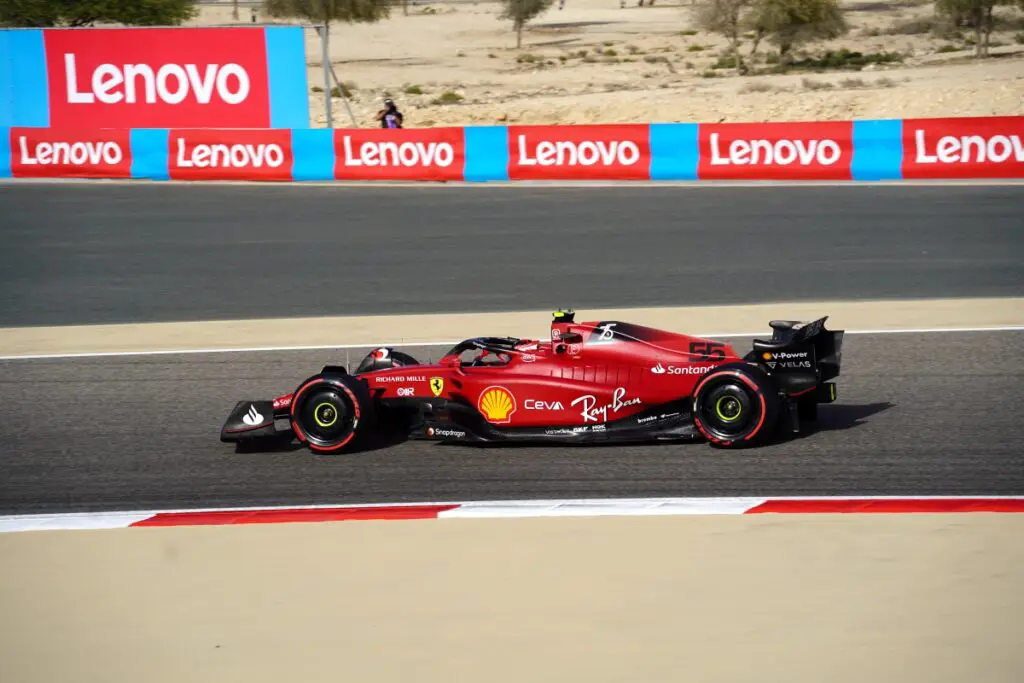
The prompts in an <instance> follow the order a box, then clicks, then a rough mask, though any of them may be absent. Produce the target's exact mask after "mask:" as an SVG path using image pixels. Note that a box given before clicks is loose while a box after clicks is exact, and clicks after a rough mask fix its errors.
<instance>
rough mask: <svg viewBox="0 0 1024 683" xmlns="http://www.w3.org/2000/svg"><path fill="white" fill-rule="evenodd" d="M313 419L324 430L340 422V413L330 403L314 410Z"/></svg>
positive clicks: (322, 404)
mask: <svg viewBox="0 0 1024 683" xmlns="http://www.w3.org/2000/svg"><path fill="white" fill-rule="evenodd" d="M313 419H314V420H316V423H317V424H318V425H320V426H321V427H323V428H325V429H326V428H328V427H332V426H334V423H335V422H337V421H338V411H337V409H336V408H335V407H334V406H332V405H331V404H330V403H321V404H320V405H318V406H317V407H316V409H314V410H313Z"/></svg>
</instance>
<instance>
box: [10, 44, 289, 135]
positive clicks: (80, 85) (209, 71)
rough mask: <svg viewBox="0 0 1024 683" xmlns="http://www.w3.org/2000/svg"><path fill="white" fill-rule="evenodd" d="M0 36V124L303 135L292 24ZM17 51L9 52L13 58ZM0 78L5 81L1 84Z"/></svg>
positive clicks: (12, 53) (12, 54)
mask: <svg viewBox="0 0 1024 683" xmlns="http://www.w3.org/2000/svg"><path fill="white" fill-rule="evenodd" d="M4 33H5V35H4V36H3V37H0V72H3V71H4V70H5V67H4V65H5V64H7V65H10V64H11V63H13V60H14V59H15V58H16V59H17V66H18V69H19V70H24V71H25V72H26V73H29V74H32V77H31V78H28V77H21V76H18V77H14V76H13V75H10V74H11V73H12V72H11V70H10V69H7V71H8V73H9V75H8V77H4V76H2V75H0V86H5V87H6V90H7V93H6V97H2V98H0V125H11V126H40V127H52V128H65V127H73V128H305V127H308V126H309V94H308V91H307V86H308V83H307V77H306V59H305V45H304V36H303V29H302V28H301V27H272V28H262V27H260V28H256V27H252V28H249V27H243V28H203V27H195V28H192V27H189V28H124V29H121V28H117V29H115V28H90V29H38V30H23V31H22V32H18V33H8V32H4ZM15 50H17V51H18V52H17V54H16V55H15V54H14V51H15ZM4 81H6V83H4Z"/></svg>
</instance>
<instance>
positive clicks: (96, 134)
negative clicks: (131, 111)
mask: <svg viewBox="0 0 1024 683" xmlns="http://www.w3.org/2000/svg"><path fill="white" fill-rule="evenodd" d="M10 145H11V151H12V152H13V153H12V159H11V172H12V174H13V175H14V176H15V177H43V178H46V177H54V178H57V177H65V178H88V177H102V178H128V177H130V176H131V144H130V142H129V133H128V131H89V132H81V133H76V132H75V131H60V132H55V131H53V130H52V129H49V128H12V129H11V131H10Z"/></svg>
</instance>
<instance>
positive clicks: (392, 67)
mask: <svg viewBox="0 0 1024 683" xmlns="http://www.w3.org/2000/svg"><path fill="white" fill-rule="evenodd" d="M842 5H843V7H844V8H845V9H846V19H847V22H848V23H849V24H850V27H851V28H850V31H849V33H848V34H847V35H845V36H843V37H841V38H839V39H836V40H833V41H828V42H819V43H813V44H809V45H806V46H804V49H805V50H807V51H808V53H810V54H820V53H821V52H822V51H824V50H826V49H840V48H844V47H845V48H848V49H850V50H855V51H861V52H865V53H875V52H899V53H901V54H903V55H904V61H903V63H902V64H895V65H884V66H878V65H874V67H872V66H869V67H866V68H865V69H864V70H863V71H861V72H828V73H821V74H809V75H808V74H787V75H773V76H743V77H738V76H735V75H734V74H733V73H732V72H731V71H730V70H729V69H712V68H711V67H712V65H713V64H714V63H715V62H716V61H717V60H718V58H719V56H720V55H721V54H722V53H723V50H724V48H725V45H726V43H725V40H724V39H723V38H722V37H720V36H715V35H711V34H708V33H704V32H699V31H696V22H695V19H694V16H693V10H692V8H691V6H690V4H689V2H687V1H686V0H683V4H679V0H675V1H674V2H671V3H670V2H658V3H657V4H656V5H655V7H638V6H636V3H635V1H633V0H631V1H630V2H629V3H628V4H627V6H626V7H625V8H620V7H619V0H567V2H566V5H565V8H564V9H562V10H559V9H558V5H557V3H556V4H555V5H554V6H553V7H552V8H551V9H550V10H548V11H547V12H545V13H544V14H542V15H541V16H539V17H538V18H536V19H535V20H534V21H533V22H532V23H531V24H529V25H528V28H527V30H526V31H525V33H524V37H523V47H522V49H519V50H517V49H516V48H515V34H514V32H513V31H512V25H511V22H510V21H508V20H501V19H499V17H498V15H499V12H500V5H499V4H497V3H494V2H468V1H467V2H451V1H446V2H437V3H427V2H423V1H420V2H418V3H417V4H415V5H410V6H409V8H408V11H409V14H408V15H404V14H403V13H402V9H401V8H400V7H399V8H396V9H395V10H394V11H393V14H392V17H391V18H390V19H387V20H384V21H382V22H380V23H377V24H369V25H367V24H356V25H350V24H342V23H334V24H332V26H331V39H330V48H331V62H332V64H333V66H334V70H335V72H336V74H337V77H338V79H339V80H340V81H342V82H343V83H346V84H347V87H348V88H349V89H350V91H351V98H350V99H349V105H350V107H351V110H352V115H353V117H354V119H355V123H354V124H353V120H352V118H350V117H349V114H348V111H347V110H346V107H345V102H344V101H343V100H342V99H341V98H334V100H333V114H334V123H335V125H336V126H338V127H351V126H353V125H355V126H358V127H367V126H370V127H372V126H374V125H375V122H374V120H373V116H374V114H375V113H376V111H377V110H378V109H379V108H380V104H381V99H382V98H383V97H384V96H385V95H390V96H392V97H393V98H395V100H396V102H397V103H398V104H399V106H400V108H401V109H402V111H403V113H404V114H405V115H406V125H407V127H431V126H448V125H454V126H458V125H503V124H580V123H649V122H738V121H803V120H849V119H851V118H914V117H931V116H993V115H1020V114H1024V44H1022V43H1024V14H1022V13H1020V12H1017V11H1016V10H1014V9H1012V8H1000V10H999V15H1000V16H1001V17H1002V24H1000V30H998V31H996V32H995V33H994V34H993V36H992V40H993V44H994V45H995V46H996V47H994V48H993V49H992V54H993V56H992V57H991V58H989V59H985V60H980V61H979V60H975V59H973V57H972V55H973V48H971V47H970V46H969V45H968V44H966V42H965V41H966V39H967V38H970V37H971V35H970V34H971V32H970V30H968V31H966V32H964V33H963V34H962V37H960V38H956V37H948V36H947V37H939V36H936V35H934V34H932V33H911V34H907V31H914V30H915V29H914V25H915V23H917V24H920V23H922V22H925V23H926V22H927V21H928V20H929V19H932V18H934V9H933V5H932V4H930V3H928V2H926V1H925V2H922V1H921V0H896V1H894V2H877V1H873V0H845V1H844V2H843V3H842ZM249 12H250V7H249V6H243V7H242V9H241V11H240V17H239V19H238V20H237V22H236V20H234V19H233V17H232V11H231V9H230V5H227V4H225V5H223V6H207V7H204V8H203V10H202V14H201V15H200V17H198V18H197V19H196V20H195V21H194V22H193V23H195V24H202V25H209V24H232V23H241V24H247V23H249V20H250V14H249ZM257 20H258V21H259V22H267V23H283V22H282V20H274V19H270V18H268V17H263V16H258V17H257ZM749 48H750V45H749V42H748V43H747V44H746V46H745V47H744V51H749ZM775 49H776V48H775V46H773V45H770V44H763V45H762V46H761V47H759V49H758V54H759V55H761V58H760V59H761V63H760V66H762V67H763V66H764V59H765V56H766V55H767V54H768V53H769V52H771V51H773V50H775ZM307 57H308V63H309V85H310V105H311V110H312V114H311V116H312V121H311V125H314V126H318V127H319V126H324V125H326V118H325V114H324V111H325V106H324V101H323V93H322V85H323V75H322V71H321V68H320V63H321V60H320V41H319V38H318V37H317V34H316V32H315V31H314V30H313V29H308V30H307ZM712 76H713V77H712ZM315 88H321V91H320V92H317V91H315V90H314V89H315ZM445 93H453V94H454V95H448V96H449V97H456V96H457V98H461V100H460V101H458V102H457V103H453V104H440V103H437V100H438V99H439V98H441V97H443V96H444V95H445Z"/></svg>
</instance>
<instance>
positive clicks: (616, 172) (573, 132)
mask: <svg viewBox="0 0 1024 683" xmlns="http://www.w3.org/2000/svg"><path fill="white" fill-rule="evenodd" d="M649 130H650V127H649V126H647V125H643V124H626V125H610V126H602V125H595V126H511V127H510V128H509V129H508V146H509V149H508V156H509V162H508V177H509V179H510V180H647V179H648V178H650V169H651V145H650V140H649Z"/></svg>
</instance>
